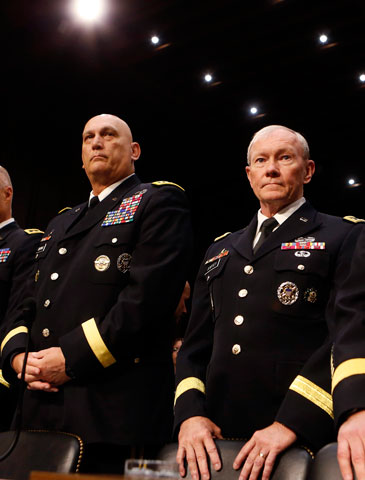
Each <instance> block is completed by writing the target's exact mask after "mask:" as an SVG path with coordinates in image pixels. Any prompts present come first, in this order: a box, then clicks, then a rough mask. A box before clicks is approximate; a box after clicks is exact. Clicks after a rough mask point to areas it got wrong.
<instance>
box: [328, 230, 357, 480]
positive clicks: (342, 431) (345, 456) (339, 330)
mask: <svg viewBox="0 0 365 480" xmlns="http://www.w3.org/2000/svg"><path fill="white" fill-rule="evenodd" d="M364 272H365V230H364V229H363V230H362V232H361V235H360V236H359V240H358V242H357V245H356V248H355V251H354V255H353V260H352V264H351V270H350V274H349V276H348V277H347V278H346V279H345V281H344V283H343V285H342V286H341V288H340V289H339V293H338V295H337V305H336V311H335V315H334V316H333V318H332V322H331V323H330V327H331V330H333V337H334V345H333V351H332V353H333V355H332V365H333V377H332V394H333V405H334V417H335V424H336V430H337V429H338V460H339V464H340V468H341V472H342V475H343V478H344V479H345V480H352V479H353V472H352V468H351V460H352V463H353V465H354V469H355V472H356V475H357V479H358V480H364V479H365V273H364Z"/></svg>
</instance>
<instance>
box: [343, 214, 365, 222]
mask: <svg viewBox="0 0 365 480" xmlns="http://www.w3.org/2000/svg"><path fill="white" fill-rule="evenodd" d="M343 220H345V221H346V222H351V223H365V219H364V218H356V217H353V216H352V215H347V217H343Z"/></svg>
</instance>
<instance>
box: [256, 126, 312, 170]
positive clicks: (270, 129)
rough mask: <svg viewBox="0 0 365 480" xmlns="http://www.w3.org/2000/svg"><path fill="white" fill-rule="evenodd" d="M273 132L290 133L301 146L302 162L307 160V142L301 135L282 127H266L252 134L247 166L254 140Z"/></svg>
mask: <svg viewBox="0 0 365 480" xmlns="http://www.w3.org/2000/svg"><path fill="white" fill-rule="evenodd" d="M275 130H287V131H288V132H290V133H292V134H293V135H295V136H296V137H297V140H298V142H299V143H300V144H301V146H302V150H303V159H304V160H309V146H308V142H307V140H306V139H305V138H304V137H303V135H302V134H300V133H299V132H296V131H295V130H292V129H291V128H288V127H284V126H283V125H268V126H267V127H264V128H261V130H259V131H258V132H256V133H255V134H254V136H253V137H252V140H251V142H250V144H249V146H248V149H247V164H248V165H250V153H251V148H252V145H253V144H254V143H255V142H256V140H257V139H258V138H260V137H263V136H264V135H267V134H269V133H271V132H273V131H275Z"/></svg>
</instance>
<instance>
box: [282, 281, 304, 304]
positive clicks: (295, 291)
mask: <svg viewBox="0 0 365 480" xmlns="http://www.w3.org/2000/svg"><path fill="white" fill-rule="evenodd" d="M277 295H278V299H279V300H280V302H281V303H282V304H283V305H293V303H295V302H296V301H297V300H298V296H299V288H298V287H297V286H296V285H295V283H293V282H284V283H282V284H281V285H280V286H279V287H278V289H277Z"/></svg>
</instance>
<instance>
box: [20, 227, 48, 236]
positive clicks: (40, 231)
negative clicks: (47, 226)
mask: <svg viewBox="0 0 365 480" xmlns="http://www.w3.org/2000/svg"><path fill="white" fill-rule="evenodd" d="M24 231H25V233H27V234H28V235H32V234H33V233H44V232H42V230H38V228H26V229H24Z"/></svg>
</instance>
